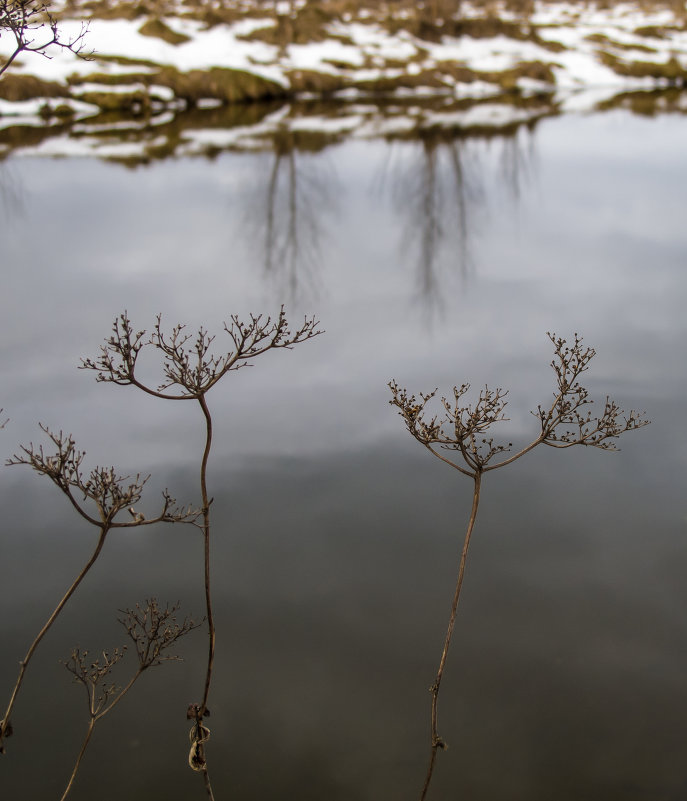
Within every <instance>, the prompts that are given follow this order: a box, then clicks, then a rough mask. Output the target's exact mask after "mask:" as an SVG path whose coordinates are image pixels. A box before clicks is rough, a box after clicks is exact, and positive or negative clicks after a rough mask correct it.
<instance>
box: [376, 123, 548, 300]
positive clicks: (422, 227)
mask: <svg viewBox="0 0 687 801" xmlns="http://www.w3.org/2000/svg"><path fill="white" fill-rule="evenodd" d="M494 142H498V143H499V144H500V148H501V150H500V154H499V158H498V159H497V164H498V167H497V182H498V183H499V184H503V185H505V186H506V188H507V190H508V194H509V196H510V198H511V199H512V200H513V201H517V200H518V199H519V196H520V192H521V189H522V185H523V182H524V181H526V180H527V178H528V176H529V173H530V166H531V164H532V162H533V139H532V138H529V140H525V142H524V145H523V139H522V137H521V136H520V135H519V133H518V132H517V131H516V132H515V133H514V134H511V135H508V136H506V135H501V136H498V137H490V138H489V139H484V138H477V137H470V136H466V135H465V134H460V133H456V132H455V131H447V130H446V129H441V128H436V127H435V128H428V129H421V130H420V131H419V134H418V143H417V145H415V146H414V147H412V149H409V148H408V145H407V143H404V144H403V145H402V146H401V147H399V148H397V150H398V151H400V152H399V155H400V156H401V157H400V158H397V159H393V158H391V157H390V158H389V160H388V162H387V164H386V165H385V168H384V170H383V172H384V173H386V172H391V173H392V175H391V191H392V198H393V203H394V209H395V211H396V213H397V214H398V215H399V217H401V218H402V220H403V223H402V231H403V233H402V241H401V246H402V249H403V252H404V253H407V254H413V256H412V257H413V258H415V259H416V260H417V275H418V281H417V285H418V294H419V296H420V298H421V299H422V301H423V304H424V306H425V309H426V310H427V311H428V312H430V313H432V312H435V311H440V310H441V308H442V305H443V303H442V302H443V297H444V296H445V295H446V286H445V282H446V279H447V278H448V277H450V276H456V275H457V276H458V277H459V279H460V281H461V283H463V284H464V283H465V282H467V280H468V278H469V276H470V275H471V274H472V273H473V272H474V262H473V256H472V240H473V238H474V234H475V231H476V230H477V227H478V224H479V217H480V215H482V214H483V213H484V211H485V210H486V206H487V201H488V192H487V173H488V169H489V164H488V163H487V159H486V158H485V156H486V150H487V145H491V144H493V143H494ZM390 165H391V166H390ZM385 178H386V176H385V175H384V176H382V183H383V182H384V180H385Z"/></svg>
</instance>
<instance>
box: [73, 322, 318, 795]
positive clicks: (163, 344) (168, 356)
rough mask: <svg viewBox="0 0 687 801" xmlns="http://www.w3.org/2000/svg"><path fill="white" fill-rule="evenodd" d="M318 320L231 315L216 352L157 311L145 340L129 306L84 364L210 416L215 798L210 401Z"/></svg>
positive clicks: (309, 333)
mask: <svg viewBox="0 0 687 801" xmlns="http://www.w3.org/2000/svg"><path fill="white" fill-rule="evenodd" d="M317 325H318V321H317V320H316V319H315V318H314V317H312V318H309V319H308V318H305V319H304V321H303V324H302V325H301V327H300V328H298V329H297V330H296V331H293V332H292V331H291V330H289V327H288V323H287V320H286V315H285V313H284V307H283V306H282V308H281V310H280V312H279V315H278V317H277V318H276V320H272V318H270V317H267V318H263V317H262V315H258V316H254V315H251V316H250V318H249V319H248V321H245V322H244V321H242V320H240V319H239V318H238V316H236V315H232V316H231V318H230V322H229V323H225V324H224V331H225V333H226V334H227V335H228V336H229V339H230V342H231V346H232V347H231V350H229V351H225V352H224V353H222V355H220V356H215V355H214V354H213V353H212V351H211V347H212V343H213V341H214V339H215V337H214V336H210V334H209V333H208V332H207V331H206V330H205V329H204V328H200V329H199V330H198V332H197V334H196V335H191V334H188V333H187V332H186V328H185V326H183V325H180V324H179V325H176V326H174V328H172V330H171V333H170V334H165V333H164V332H163V330H162V319H161V316H160V315H158V317H157V321H156V324H155V327H154V328H153V332H152V334H151V336H150V337H149V338H148V339H145V338H144V337H145V333H146V332H145V331H144V330H142V331H137V332H136V331H134V329H133V327H132V325H131V322H130V320H129V318H128V315H127V314H126V312H124V314H122V315H120V317H119V318H117V319H116V320H115V322H114V325H113V328H112V335H111V336H110V337H109V338H108V339H107V340H106V341H105V345H103V346H101V348H100V354H99V356H97V357H96V358H95V359H84V360H83V361H82V364H81V367H82V368H84V369H88V370H94V371H95V372H96V374H97V375H96V380H97V381H101V382H107V383H112V384H118V385H119V386H134V387H137V388H138V389H140V390H142V391H143V392H145V393H146V394H148V395H152V396H153V397H156V398H161V399H163V400H177V401H178V400H180V401H188V400H190V401H197V403H198V404H199V406H200V408H201V412H202V414H203V417H204V420H205V443H204V446H203V455H202V459H201V465H200V494H201V504H202V506H201V513H202V524H199V528H200V529H201V531H202V534H203V573H204V585H205V606H206V611H205V615H206V620H207V624H208V656H207V667H206V671H205V682H204V687H203V695H202V700H201V702H200V703H199V704H191V705H190V706H189V707H188V710H187V717H188V718H189V719H193V720H194V724H193V727H192V729H191V735H190V739H191V757H190V758H189V764H190V765H191V767H192V768H193V769H194V770H196V771H198V772H200V773H202V774H203V780H204V783H205V788H206V791H207V794H208V797H209V798H210V799H214V796H213V793H212V787H211V785H210V778H209V774H208V769H207V762H206V759H205V743H206V742H207V740H208V738H209V734H210V732H209V729H208V728H207V727H206V726H205V725H204V723H203V720H204V718H206V717H208V716H209V714H210V712H209V709H208V699H209V695H210V687H211V683H212V673H213V666H214V658H215V639H216V635H215V624H214V617H213V610H212V593H211V585H210V578H211V575H210V567H211V560H210V533H211V520H210V506H211V504H212V498H211V497H210V496H209V494H208V489H207V468H208V461H209V458H210V452H211V449H212V434H213V430H212V415H211V413H210V409H209V407H208V404H207V401H206V397H205V396H206V395H207V393H208V392H209V391H210V390H211V389H212V388H213V387H214V386H215V385H216V384H217V383H218V382H219V381H220V380H221V379H222V378H223V377H224V376H225V375H227V373H229V372H232V371H236V370H239V369H241V368H242V367H248V366H250V365H251V362H252V361H253V359H255V358H256V357H257V356H261V355H262V354H263V353H266V352H267V351H269V350H274V349H278V348H287V349H291V348H293V347H294V345H296V344H298V343H300V342H305V341H307V340H309V339H312V338H313V337H315V336H317V335H318V334H320V333H321V331H320V330H319V329H318V328H317ZM147 346H150V347H152V348H154V349H156V350H158V351H159V352H160V354H161V356H162V373H163V376H164V378H163V381H162V382H161V383H160V384H159V385H158V386H157V387H155V386H150V385H148V384H147V383H146V382H144V381H142V380H140V379H139V377H138V375H137V373H136V368H137V360H138V357H139V354H140V353H141V351H142V350H143V348H145V347H147Z"/></svg>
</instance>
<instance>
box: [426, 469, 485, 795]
mask: <svg viewBox="0 0 687 801" xmlns="http://www.w3.org/2000/svg"><path fill="white" fill-rule="evenodd" d="M474 482H475V485H474V491H473V495H472V510H471V512H470V520H469V522H468V527H467V531H466V532H465V541H464V542H463V551H462V553H461V555H460V566H459V568H458V579H457V581H456V589H455V592H454V594H453V603H452V604H451V616H450V617H449V621H448V629H447V631H446V639H445V640H444V650H443V651H442V652H441V659H440V660H439V668H438V670H437V675H436V678H435V679H434V684H433V685H432V686H431V688H430V692H431V693H432V745H431V750H430V755H429V764H428V766H427V775H426V777H425V783H424V785H423V787H422V793H421V795H420V801H424V799H425V798H426V796H427V791H428V790H429V784H430V782H431V781H432V773H433V772H434V763H435V762H436V758H437V751H438V750H439V748H442V749H443V748H446V743H445V742H444V741H443V740H442V739H441V737H440V736H439V732H438V730H437V710H438V706H439V687H440V686H441V679H442V676H443V675H444V667H445V665H446V657H447V656H448V649H449V646H450V645H451V636H452V634H453V627H454V626H455V623H456V612H457V610H458V600H459V599H460V590H461V587H462V586H463V576H464V574H465V564H466V562H467V558H468V548H469V547H470V537H471V536H472V530H473V528H474V527H475V520H476V518H477V509H478V507H479V498H480V486H481V483H482V471H481V470H478V471H477V472H476V473H475V476H474Z"/></svg>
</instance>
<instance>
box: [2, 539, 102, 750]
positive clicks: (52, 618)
mask: <svg viewBox="0 0 687 801" xmlns="http://www.w3.org/2000/svg"><path fill="white" fill-rule="evenodd" d="M109 530H110V526H109V524H102V525H101V528H100V536H99V537H98V544H97V545H96V548H95V550H94V551H93V554H92V556H91V558H90V559H89V560H88V562H86V564H85V565H84V567H83V568H82V570H81V572H80V573H79V575H78V576H77V577H76V579H74V582H73V583H72V585H71V587H70V588H69V589H68V590H67V592H66V593H65V595H64V597H63V598H62V600H61V601H60V602H59V603H58V604H57V606H56V607H55V610H54V611H53V613H52V614H51V615H50V617H49V618H48V620H47V621H46V623H45V625H44V626H43V628H42V629H41V630H40V631H39V632H38V634H37V635H36V638H35V639H34V641H33V642H32V643H31V647H30V648H29V650H28V651H27V652H26V656H25V657H24V659H23V660H22V661H21V662H20V668H19V676H18V678H17V683H16V684H15V685H14V690H13V691H12V697H11V698H10V702H9V704H8V706H7V709H6V710H5V716H4V717H3V719H2V721H0V754H2V753H4V752H5V749H4V746H3V744H2V739H3V737H4V736H5V732H6V730H7V728H8V727H9V723H10V715H11V714H12V709H13V707H14V702H15V700H16V698H17V694H18V693H19V688H20V687H21V685H22V682H23V681H24V674H25V673H26V669H27V667H28V665H29V662H30V660H31V657H32V656H33V654H34V652H35V650H36V648H38V645H39V643H40V641H41V640H42V639H43V637H44V636H45V635H46V634H47V632H48V630H49V629H50V627H51V626H52V624H53V623H54V622H55V620H56V618H57V616H58V615H59V614H60V612H61V611H62V609H63V608H64V606H65V604H66V603H67V601H68V600H69V599H70V598H71V596H72V595H73V594H74V591H75V590H76V588H77V587H78V586H79V584H81V582H82V580H83V579H84V577H85V576H86V573H88V571H89V570H90V569H91V567H93V564H94V562H95V560H96V559H97V558H98V556H99V555H100V551H101V550H102V548H103V545H104V544H105V537H106V536H107V533H108V531H109Z"/></svg>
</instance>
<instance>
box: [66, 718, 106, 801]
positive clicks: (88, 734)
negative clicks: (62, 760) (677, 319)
mask: <svg viewBox="0 0 687 801" xmlns="http://www.w3.org/2000/svg"><path fill="white" fill-rule="evenodd" d="M97 719H98V718H97V717H94V716H93V717H91V720H90V722H89V724H88V731H87V732H86V736H85V737H84V739H83V743H81V750H80V751H79V755H78V757H77V758H76V762H75V763H74V769H73V770H72V775H71V776H70V777H69V782H68V784H67V786H66V788H65V790H64V793H62V798H60V801H64V799H65V798H66V797H67V796H68V795H69V791H70V790H71V789H72V785H73V784H74V779H75V778H76V774H77V772H78V770H79V766H80V765H81V760H82V759H83V755H84V754H85V753H86V748H88V743H89V742H90V739H91V735H92V734H93V729H94V728H95V722H96V720H97Z"/></svg>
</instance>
